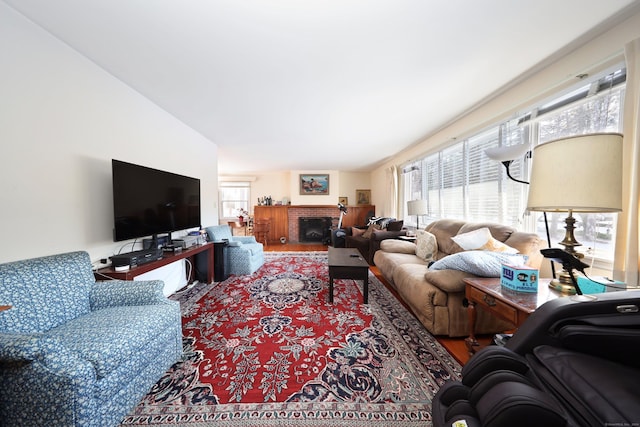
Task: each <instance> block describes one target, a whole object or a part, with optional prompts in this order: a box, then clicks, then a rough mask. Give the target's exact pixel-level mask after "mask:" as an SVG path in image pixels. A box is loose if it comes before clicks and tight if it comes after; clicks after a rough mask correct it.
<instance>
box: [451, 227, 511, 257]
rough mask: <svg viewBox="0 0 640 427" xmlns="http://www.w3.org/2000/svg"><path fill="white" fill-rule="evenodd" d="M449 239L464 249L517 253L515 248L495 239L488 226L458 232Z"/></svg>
mask: <svg viewBox="0 0 640 427" xmlns="http://www.w3.org/2000/svg"><path fill="white" fill-rule="evenodd" d="M451 239H452V240H453V241H454V242H456V243H457V244H458V246H460V247H461V248H462V249H464V250H465V251H468V250H475V249H477V250H483V251H493V252H506V253H510V254H515V253H518V250H517V249H514V248H512V247H511V246H508V245H505V244H504V243H502V242H501V241H499V240H497V239H495V238H494V237H493V236H492V235H491V232H490V231H489V228H488V227H482V228H478V229H477V230H473V231H469V232H467V233H462V234H458V235H456V236H453V237H452V238H451Z"/></svg>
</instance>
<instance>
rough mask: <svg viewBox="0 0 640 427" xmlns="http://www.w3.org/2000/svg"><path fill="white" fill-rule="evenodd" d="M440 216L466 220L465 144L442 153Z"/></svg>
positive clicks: (457, 145)
mask: <svg viewBox="0 0 640 427" xmlns="http://www.w3.org/2000/svg"><path fill="white" fill-rule="evenodd" d="M440 155H441V161H440V168H441V190H440V201H441V206H440V216H441V217H443V218H457V219H464V218H465V178H466V173H465V161H464V144H463V143H458V144H455V145H453V146H451V147H449V148H445V149H444V150H442V151H441V153H440Z"/></svg>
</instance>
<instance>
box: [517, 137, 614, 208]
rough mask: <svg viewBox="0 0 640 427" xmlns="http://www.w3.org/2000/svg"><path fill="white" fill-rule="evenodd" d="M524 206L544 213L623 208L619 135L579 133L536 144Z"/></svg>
mask: <svg viewBox="0 0 640 427" xmlns="http://www.w3.org/2000/svg"><path fill="white" fill-rule="evenodd" d="M527 208H528V209H529V210H532V211H545V212H554V211H555V212H565V211H574V212H617V211H620V210H622V135H621V134H618V133H598V134H589V135H580V136H574V137H570V138H563V139H558V140H555V141H550V142H547V143H544V144H540V145H538V146H536V147H535V148H534V149H533V164H532V167H531V179H530V185H529V198H528V202H527Z"/></svg>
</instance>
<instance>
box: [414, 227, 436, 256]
mask: <svg viewBox="0 0 640 427" xmlns="http://www.w3.org/2000/svg"><path fill="white" fill-rule="evenodd" d="M436 253H438V242H437V241H436V236H434V235H433V234H431V233H429V232H428V231H424V230H418V231H417V233H416V256H417V257H419V258H421V259H423V260H425V261H431V260H432V259H433V258H434V257H435V255H436Z"/></svg>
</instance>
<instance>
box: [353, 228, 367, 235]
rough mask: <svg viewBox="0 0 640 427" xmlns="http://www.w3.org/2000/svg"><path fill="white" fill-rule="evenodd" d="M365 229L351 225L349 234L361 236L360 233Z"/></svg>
mask: <svg viewBox="0 0 640 427" xmlns="http://www.w3.org/2000/svg"><path fill="white" fill-rule="evenodd" d="M365 231H367V230H363V229H361V228H355V227H352V228H351V235H352V236H353V237H358V236H362V235H363V234H364V233H365Z"/></svg>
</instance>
